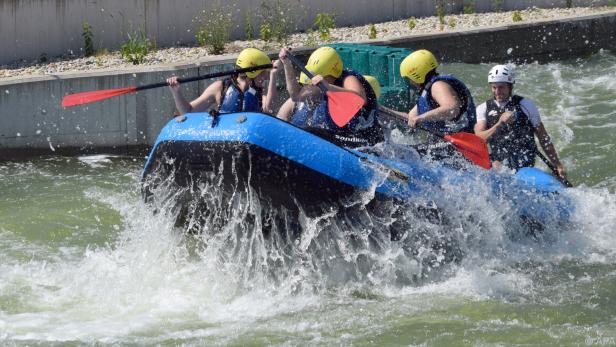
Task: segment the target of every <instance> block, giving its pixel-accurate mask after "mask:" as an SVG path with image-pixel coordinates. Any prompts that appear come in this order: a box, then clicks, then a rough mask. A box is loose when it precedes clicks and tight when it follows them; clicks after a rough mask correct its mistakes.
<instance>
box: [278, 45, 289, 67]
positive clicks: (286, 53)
mask: <svg viewBox="0 0 616 347" xmlns="http://www.w3.org/2000/svg"><path fill="white" fill-rule="evenodd" d="M289 52H290V50H289V48H287V47H282V48H281V49H280V52H279V53H278V58H279V59H280V60H281V61H282V62H283V63H284V64H291V60H289V59H287V57H288V56H289V54H290V53H289Z"/></svg>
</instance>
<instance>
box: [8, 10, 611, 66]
mask: <svg viewBox="0 0 616 347" xmlns="http://www.w3.org/2000/svg"><path fill="white" fill-rule="evenodd" d="M221 1H222V3H224V4H225V5H228V6H231V7H233V8H234V9H235V10H236V15H235V18H237V23H236V24H237V26H236V27H235V29H234V32H233V36H234V37H236V38H237V37H242V36H243V34H244V22H245V21H244V18H245V15H246V14H247V13H248V14H249V15H250V16H252V17H253V22H255V25H254V27H255V28H256V27H257V23H256V22H257V18H256V16H257V13H258V9H259V7H260V4H261V2H262V0H232V1H231V0H228V1H224V0H221ZM280 1H283V2H286V3H288V4H289V11H288V13H287V14H285V15H287V16H288V17H289V18H291V19H292V20H293V21H294V22H295V25H296V27H297V29H300V30H301V29H305V28H307V27H309V26H311V25H312V23H313V22H314V18H315V16H316V14H317V13H319V12H328V13H335V14H336V20H337V24H338V25H340V26H348V25H359V24H366V23H371V22H382V21H388V20H393V19H400V18H408V17H410V16H416V17H420V16H426V15H434V13H435V1H434V0H382V1H374V0H352V1H349V0H280ZM443 1H444V3H445V4H446V10H447V12H461V11H462V8H463V6H464V4H465V3H467V2H468V1H471V0H443ZM472 1H474V4H475V8H476V11H479V12H481V11H490V10H494V9H495V7H494V6H495V3H496V1H495V0H472ZM609 1H610V0H573V3H574V4H575V5H578V4H579V5H581V4H584V5H588V4H593V5H605V4H607V3H608V2H609ZM216 3H218V0H0V43H1V44H2V49H1V50H0V64H8V63H11V62H15V61H18V60H21V59H24V60H27V61H32V60H38V59H39V58H40V57H41V55H43V54H45V55H46V56H47V57H52V56H60V55H69V54H74V55H78V56H79V55H81V54H82V50H83V38H82V33H83V29H82V24H83V22H84V21H87V22H88V23H90V25H91V26H92V28H93V34H94V44H95V48H101V47H104V48H107V49H112V50H115V49H118V48H119V47H120V45H121V44H122V42H124V41H125V40H126V34H127V33H132V32H134V31H135V30H138V29H144V30H145V31H146V33H147V35H148V37H150V38H152V39H153V40H154V41H155V42H156V43H157V44H158V45H159V46H161V47H164V46H171V45H182V44H194V43H195V36H194V33H195V31H196V29H197V28H198V27H199V18H200V17H202V15H203V12H202V11H207V10H208V9H211V8H212V7H213V6H216ZM565 3H566V1H565V0H515V1H514V0H503V6H502V7H503V9H519V8H527V7H530V6H539V7H557V6H560V7H564V6H565Z"/></svg>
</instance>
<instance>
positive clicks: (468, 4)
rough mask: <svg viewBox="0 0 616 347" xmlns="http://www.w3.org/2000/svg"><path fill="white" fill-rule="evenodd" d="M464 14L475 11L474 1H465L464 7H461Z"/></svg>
mask: <svg viewBox="0 0 616 347" xmlns="http://www.w3.org/2000/svg"><path fill="white" fill-rule="evenodd" d="M462 12H463V13H464V14H473V13H475V1H465V2H464V7H463V9H462Z"/></svg>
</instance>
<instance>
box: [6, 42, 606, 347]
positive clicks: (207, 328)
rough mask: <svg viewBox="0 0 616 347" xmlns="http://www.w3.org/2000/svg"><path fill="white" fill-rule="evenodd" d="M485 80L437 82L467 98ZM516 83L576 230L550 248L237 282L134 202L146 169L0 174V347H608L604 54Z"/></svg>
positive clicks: (52, 167) (22, 165)
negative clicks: (420, 265)
mask: <svg viewBox="0 0 616 347" xmlns="http://www.w3.org/2000/svg"><path fill="white" fill-rule="evenodd" d="M489 68H490V65H466V64H454V65H446V66H444V67H443V71H445V72H453V73H455V74H457V75H458V76H460V77H461V78H462V79H463V80H465V81H467V82H468V84H469V85H470V88H471V90H472V92H473V94H474V95H475V96H476V99H477V101H478V102H480V101H483V100H484V99H485V98H486V97H487V96H488V94H487V93H488V89H487V86H486V83H485V78H486V77H485V76H486V74H487V71H488V70H489ZM517 71H518V83H517V84H516V91H517V92H518V93H519V94H521V95H523V96H529V97H531V98H532V99H533V100H535V101H536V103H537V104H538V106H539V108H540V111H541V113H542V118H543V121H544V123H545V124H546V127H547V129H548V131H549V133H550V135H551V136H552V138H553V140H554V143H555V145H556V148H557V149H558V152H559V154H560V155H561V157H562V159H563V161H564V163H565V164H566V166H567V168H568V170H569V172H570V179H571V181H573V182H574V183H575V184H577V185H578V187H577V188H575V189H573V190H572V191H571V192H570V193H569V194H570V196H571V198H572V199H573V200H574V201H575V203H576V206H577V208H576V211H575V213H574V216H573V218H572V219H573V225H574V227H572V228H570V229H567V230H556V231H555V230H552V231H551V232H554V233H555V235H557V236H558V237H557V239H556V240H555V241H554V242H551V243H537V242H532V241H511V240H509V239H508V238H507V237H505V236H504V234H503V233H504V231H503V230H504V229H506V225H502V224H499V223H498V222H494V225H492V226H491V227H490V228H489V229H488V230H483V231H481V232H475V231H471V233H474V234H472V235H471V238H474V239H476V240H477V241H476V242H474V243H470V246H469V248H468V249H467V253H466V256H465V258H464V259H463V261H461V262H460V263H459V264H455V265H452V266H450V267H447V268H446V269H444V270H442V271H440V272H438V273H435V274H434V275H433V276H429V277H428V280H426V281H422V282H420V283H408V284H402V285H401V284H399V283H397V282H396V281H393V280H392V279H391V277H390V276H389V274H388V273H387V271H386V270H387V266H383V267H380V268H378V269H379V271H370V272H369V273H367V274H366V275H365V276H364V277H361V278H355V279H353V280H348V281H340V282H329V281H325V279H324V277H320V276H319V275H320V274H315V273H311V272H310V266H308V265H306V264H310V263H311V262H314V261H316V260H315V259H311V258H310V254H305V255H304V256H305V259H303V263H302V264H301V265H297V267H296V268H294V269H291V270H289V271H286V272H284V275H282V274H279V276H277V277H276V276H274V277H275V278H272V276H269V275H268V273H269V272H271V271H272V268H268V269H266V270H267V271H266V270H263V273H259V272H260V270H255V272H257V273H256V274H255V273H253V274H250V275H249V276H246V275H245V274H244V273H243V272H242V271H241V269H242V268H244V267H245V266H247V263H246V261H247V260H246V259H249V260H250V259H251V258H250V257H238V258H237V259H235V258H232V257H231V258H220V257H217V256H216V255H215V254H213V253H214V252H207V250H206V251H203V252H202V251H200V244H201V242H203V240H199V239H198V238H193V237H187V236H185V235H183V234H182V233H181V232H180V231H179V230H177V229H174V228H173V225H172V224H173V223H172V221H171V219H170V218H169V217H168V216H166V215H165V214H164V213H161V214H156V215H154V214H152V212H151V210H150V209H149V208H148V206H145V205H144V204H143V203H142V202H141V194H140V188H139V175H140V170H141V167H142V166H143V163H144V160H145V159H144V158H143V157H129V156H104V155H103V156H88V157H59V156H55V157H41V158H32V159H28V160H22V161H12V162H0V196H1V198H0V344H1V345H18V346H26V345H28V346H31V345H58V346H65V345H68V346H73V345H96V346H100V345H165V346H175V345H188V346H202V345H235V346H241V345H280V346H295V345H301V346H303V345H318V346H331V345H355V346H383V345H396V346H397V345H400V346H402V345H404V346H408V345H431V346H460V345H467V346H500V345H525V346H527V345H533V346H534V345H539V346H546V345H558V346H580V345H581V346H586V345H616V253H615V251H614V250H615V249H616V235H615V231H616V228H615V227H614V224H615V222H616V196H615V195H614V190H615V188H616V155H615V154H614V151H613V149H614V146H615V145H616V134H615V132H614V129H616V57H615V56H614V55H611V54H607V53H601V54H597V55H594V56H592V57H588V58H584V59H577V60H569V61H561V62H554V63H550V64H546V65H538V64H529V65H523V66H518V67H517ZM450 198H451V199H452V200H457V201H460V202H461V203H464V204H467V205H468V206H469V208H474V209H479V210H481V212H482V213H484V211H495V212H496V213H498V212H499V210H498V209H499V207H498V206H496V207H495V206H488V205H487V204H486V203H485V202H482V201H481V199H473V197H469V196H463V194H461V195H460V196H451V197H450ZM501 212H502V211H501ZM485 213H487V212H485ZM503 213H505V212H503ZM315 225H319V224H318V223H315ZM311 230H312V229H311ZM315 230H316V232H317V233H318V227H316V229H314V230H313V232H315ZM316 240H317V239H316V238H315V242H316ZM332 242H340V239H332ZM212 243H213V242H212ZM210 246H212V245H210ZM338 247H339V248H340V254H339V256H340V257H342V258H343V257H345V256H348V255H349V254H348V253H347V251H345V250H344V245H343V244H338ZM253 250H255V252H256V251H258V250H257V249H256V248H253ZM367 256H368V257H373V258H379V259H377V260H379V261H381V262H382V263H383V264H385V265H390V266H399V265H396V264H397V263H396V262H395V261H393V260H392V259H395V256H390V255H388V254H386V253H378V254H377V253H374V254H367ZM253 259H259V258H258V257H256V256H255V257H253ZM265 267H266V266H265V265H263V268H265ZM257 268H258V267H257ZM268 271H269V272H268ZM274 271H275V269H274Z"/></svg>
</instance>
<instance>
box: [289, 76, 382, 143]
mask: <svg viewBox="0 0 616 347" xmlns="http://www.w3.org/2000/svg"><path fill="white" fill-rule="evenodd" d="M349 76H355V77H356V78H357V79H358V80H359V82H360V83H361V85H362V87H363V88H364V91H365V93H366V99H367V101H366V104H365V105H364V106H363V107H362V108H361V109H360V110H359V111H358V112H357V114H356V115H355V116H354V117H353V118H352V119H351V120H350V121H349V123H348V124H346V125H345V126H344V127H342V128H340V127H338V126H337V125H336V124H335V123H334V121H333V120H332V119H331V116H330V113H329V107H328V100H327V96H326V95H325V94H323V95H322V96H321V98H320V99H319V100H317V101H316V102H312V103H311V102H310V101H304V102H301V103H299V104H298V105H297V106H296V109H295V112H294V114H293V116H292V117H291V123H292V124H294V125H296V126H298V127H301V128H305V129H307V130H308V131H311V132H313V133H315V134H316V135H318V136H321V137H325V138H327V139H328V140H330V141H332V142H334V143H337V144H339V145H342V146H345V147H360V146H372V145H375V144H376V143H379V142H382V141H383V140H384V136H383V129H381V125H380V124H379V122H378V118H377V114H378V112H377V110H378V104H377V101H376V100H377V97H376V94H375V93H374V90H373V89H372V86H370V83H369V82H368V81H366V79H365V78H364V77H363V76H362V75H361V74H359V73H357V72H355V71H353V70H344V71H343V72H342V75H340V77H339V78H338V79H336V81H334V85H336V86H338V87H342V86H343V84H344V80H345V78H347V77H349Z"/></svg>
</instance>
